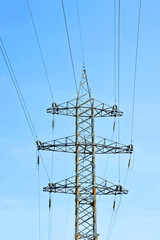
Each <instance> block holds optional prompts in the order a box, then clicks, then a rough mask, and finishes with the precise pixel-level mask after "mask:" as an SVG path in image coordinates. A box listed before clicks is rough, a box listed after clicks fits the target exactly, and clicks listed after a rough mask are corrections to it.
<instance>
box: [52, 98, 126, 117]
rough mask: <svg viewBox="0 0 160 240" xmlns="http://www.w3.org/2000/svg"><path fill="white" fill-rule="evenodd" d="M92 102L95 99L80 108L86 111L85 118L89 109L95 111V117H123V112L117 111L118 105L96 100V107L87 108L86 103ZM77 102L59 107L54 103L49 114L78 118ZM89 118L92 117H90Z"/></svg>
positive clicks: (68, 102) (73, 100)
mask: <svg viewBox="0 0 160 240" xmlns="http://www.w3.org/2000/svg"><path fill="white" fill-rule="evenodd" d="M91 100H93V99H89V100H88V101H86V102H84V103H82V104H81V105H79V106H78V107H80V108H81V109H82V110H83V111H84V112H83V114H81V115H82V116H83V117H86V116H88V113H87V114H84V113H86V112H85V110H87V111H88V109H89V110H90V109H93V110H94V117H120V116H122V115H123V112H121V111H119V110H118V109H117V105H113V106H109V105H107V104H105V103H103V102H100V101H98V100H96V99H94V106H91V105H90V106H86V103H87V102H88V104H89V103H90V101H91ZM76 101H77V99H76V98H75V99H72V100H70V101H67V102H64V103H61V104H58V105H57V104H56V103H52V107H51V108H48V109H47V113H52V114H57V115H58V114H59V115H66V116H72V117H76V108H77V106H76ZM89 117H92V116H91V115H89Z"/></svg>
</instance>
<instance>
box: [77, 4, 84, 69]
mask: <svg viewBox="0 0 160 240" xmlns="http://www.w3.org/2000/svg"><path fill="white" fill-rule="evenodd" d="M76 6H77V15H78V25H79V35H80V41H81V52H82V60H83V67H84V68H85V59H84V48H83V40H82V29H81V21H80V13H79V3H78V0H76Z"/></svg>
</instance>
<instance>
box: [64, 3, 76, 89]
mask: <svg viewBox="0 0 160 240" xmlns="http://www.w3.org/2000/svg"><path fill="white" fill-rule="evenodd" d="M61 3H62V10H63V16H64V23H65V28H66V34H67V40H68V47H69V53H70V59H71V64H72V71H73V77H74V83H75V87H76V92H77V93H78V88H77V80H76V74H75V68H74V62H73V55H72V48H71V43H70V38H69V31H68V25H67V18H66V13H65V8H64V2H63V0H61Z"/></svg>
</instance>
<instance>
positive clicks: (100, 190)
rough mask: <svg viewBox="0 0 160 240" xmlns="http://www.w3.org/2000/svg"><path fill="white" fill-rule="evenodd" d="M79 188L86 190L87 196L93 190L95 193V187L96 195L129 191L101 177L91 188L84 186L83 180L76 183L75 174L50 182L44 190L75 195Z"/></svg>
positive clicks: (118, 193)
mask: <svg viewBox="0 0 160 240" xmlns="http://www.w3.org/2000/svg"><path fill="white" fill-rule="evenodd" d="M77 188H78V189H79V191H84V192H85V195H86V196H87V195H88V192H90V191H91V190H92V191H93V193H92V194H93V195H94V189H95V190H96V195H120V194H127V193H128V190H126V189H124V188H123V187H122V186H121V185H116V184H114V183H111V182H109V181H108V180H105V179H103V178H100V177H97V182H95V183H94V186H93V185H91V186H90V187H89V188H84V187H83V181H82V180H81V181H79V185H76V183H75V176H72V177H70V178H67V179H64V180H61V181H59V182H56V183H49V184H48V186H47V187H44V188H43V191H44V192H50V193H51V192H53V193H66V194H74V195H75V194H76V189H77Z"/></svg>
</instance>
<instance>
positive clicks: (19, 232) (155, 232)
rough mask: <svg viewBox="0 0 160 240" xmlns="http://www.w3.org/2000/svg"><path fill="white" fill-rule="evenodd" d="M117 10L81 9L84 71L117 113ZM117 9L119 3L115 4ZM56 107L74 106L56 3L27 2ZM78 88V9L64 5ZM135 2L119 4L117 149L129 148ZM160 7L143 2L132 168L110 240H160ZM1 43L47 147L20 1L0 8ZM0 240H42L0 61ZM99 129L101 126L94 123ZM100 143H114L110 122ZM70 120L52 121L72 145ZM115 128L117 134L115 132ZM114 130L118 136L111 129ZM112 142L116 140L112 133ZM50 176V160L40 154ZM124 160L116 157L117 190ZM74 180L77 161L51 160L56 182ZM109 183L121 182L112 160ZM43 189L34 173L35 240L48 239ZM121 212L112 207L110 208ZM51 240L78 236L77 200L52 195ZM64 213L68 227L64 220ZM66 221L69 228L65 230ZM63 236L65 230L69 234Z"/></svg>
mask: <svg viewBox="0 0 160 240" xmlns="http://www.w3.org/2000/svg"><path fill="white" fill-rule="evenodd" d="M113 2H114V1H113V0H112V1H111V0H108V1H107V0H99V1H95V0H92V1H91V0H79V10H80V18H81V26H82V38H83V47H84V55H85V63H86V69H87V74H88V79H89V84H90V87H91V88H92V94H93V96H94V97H95V98H96V99H98V100H101V101H103V102H105V103H107V104H109V105H111V106H112V105H113V104H114V75H113V73H114V65H113V63H114V50H113V49H114V41H113V40H114V38H113V36H114V34H113V33H114V31H113V26H114V24H113V19H114V18H113V12H114V11H113V10H114V9H113ZM117 2H118V1H117ZM30 4H31V8H32V13H33V17H34V20H35V24H36V27H37V32H38V36H39V40H40V43H41V47H42V51H43V55H44V59H45V62H46V66H47V70H48V75H49V78H50V81H51V86H52V90H53V95H54V100H55V101H56V102H57V103H61V102H65V101H66V100H69V99H73V98H75V97H76V91H75V85H74V79H73V73H72V67H71V61H70V55H69V49H68V43H67V37H66V32H65V25H64V19H63V12H62V7H61V1H60V0H55V1H51V0H47V1H36V0H30ZM64 4H65V9H66V17H67V22H68V30H69V35H70V40H71V47H72V53H73V61H74V65H75V73H76V78H77V83H78V84H79V81H80V78H81V73H82V55H81V48H80V37H79V28H78V18H77V11H76V1H75V0H68V1H67V0H64ZM138 5H139V0H135V1H127V0H122V1H121V41H120V49H121V50H120V109H121V110H122V111H123V112H124V116H123V117H122V118H121V121H120V139H121V142H122V143H125V144H130V140H131V139H130V135H131V114H132V93H133V76H134V62H135V47H136V32H137V19H138ZM159 13H160V2H159V0H153V1H151V0H142V13H141V26H140V39H139V53H138V68H137V84H136V101H135V118H134V133H133V136H134V148H135V158H134V166H133V169H132V171H131V172H129V174H128V178H127V182H126V186H125V187H126V188H127V189H128V190H129V194H128V195H127V196H124V197H123V198H122V202H121V206H120V208H119V211H118V215H117V218H116V222H115V225H114V229H113V232H112V237H111V239H119V240H122V239H130V240H133V239H145V240H150V239H154V240H158V239H159V235H160V228H159V223H160V204H159V200H160V187H159V183H160V153H159V152H160V151H159V149H160V137H159V136H160V125H159V122H160V109H159V103H160V94H159V89H160V81H159V78H160V14H159ZM0 37H1V38H2V40H3V42H4V44H5V47H6V50H7V53H8V55H9V58H10V61H11V63H12V66H13V69H14V72H15V74H16V77H17V80H18V82H19V85H20V88H21V91H22V93H23V96H24V99H25V101H26V104H27V106H28V110H29V112H30V115H31V118H32V120H33V123H34V126H35V129H36V132H37V134H38V138H39V139H40V140H41V141H47V140H51V138H52V130H51V120H52V116H50V115H49V114H46V109H47V108H48V107H50V106H51V103H52V99H51V96H50V92H49V88H48V85H47V81H46V78H45V73H44V69H43V65H42V61H41V58H40V53H39V50H38V46H37V42H36V38H35V34H34V31H33V26H32V23H31V19H30V15H29V11H28V8H27V1H26V0H23V1H22V0H13V1H9V0H5V1H0ZM0 83H1V87H0V99H1V100H0V109H1V114H0V120H1V125H0V129H1V131H0V132H1V134H0V146H1V147H0V149H1V150H0V153H1V160H0V189H1V191H0V239H4V240H9V239H12V240H20V239H23V240H27V239H31V240H32V239H34V240H38V239H39V238H38V184H37V179H38V176H37V168H36V146H35V144H34V141H33V139H32V136H31V133H30V130H29V128H28V125H27V122H26V119H25V116H24V113H23V111H22V108H21V106H20V103H19V100H18V98H17V95H16V92H15V89H14V86H13V84H12V81H11V79H10V76H9V73H8V71H7V68H6V65H5V62H4V60H3V57H2V55H1V54H0ZM100 121H101V122H100ZM96 124H97V125H96V134H97V135H100V136H102V137H106V138H111V134H112V126H113V119H102V120H98V121H97V122H96ZM74 127H75V125H74V119H69V118H67V117H63V116H62V117H60V116H56V117H55V129H54V138H59V137H65V136H68V135H73V134H74V133H75V129H74ZM116 127H117V126H116ZM116 129H117V128H116ZM115 140H116V133H115ZM43 156H44V161H45V164H46V166H47V170H48V172H49V175H50V176H51V158H52V156H51V154H47V153H46V154H45V153H43ZM128 159H129V156H121V181H122V183H123V181H124V177H125V172H126V169H127V165H128ZM96 162H97V175H98V176H101V177H104V168H105V166H106V163H107V156H103V157H97V159H96ZM72 175H74V156H73V155H71V156H70V155H67V154H61V153H57V154H53V180H54V181H58V180H61V179H65V178H67V177H69V176H72ZM105 177H106V179H108V180H109V181H112V182H115V183H117V182H118V161H117V157H110V158H109V160H108V168H107V173H106V176H105ZM47 184H48V179H47V177H46V175H45V172H44V169H43V167H42V165H41V166H40V188H41V240H47V239H48V219H49V214H48V194H47V193H43V191H42V189H43V187H44V186H47ZM113 201H114V198H113V197H107V196H103V197H102V198H101V200H100V202H99V207H98V233H99V234H100V237H99V240H106V239H107V231H108V227H109V221H110V217H111V213H112V204H113ZM116 205H118V199H117V201H116ZM52 206H53V212H52V223H53V239H55V240H57V239H58V240H68V239H73V236H74V198H73V197H70V198H69V197H68V196H67V195H54V196H53V200H52ZM67 211H68V213H69V214H68V218H67ZM66 219H67V225H65V223H66ZM65 226H66V230H65Z"/></svg>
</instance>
